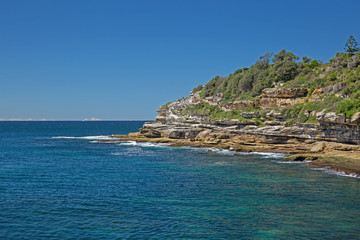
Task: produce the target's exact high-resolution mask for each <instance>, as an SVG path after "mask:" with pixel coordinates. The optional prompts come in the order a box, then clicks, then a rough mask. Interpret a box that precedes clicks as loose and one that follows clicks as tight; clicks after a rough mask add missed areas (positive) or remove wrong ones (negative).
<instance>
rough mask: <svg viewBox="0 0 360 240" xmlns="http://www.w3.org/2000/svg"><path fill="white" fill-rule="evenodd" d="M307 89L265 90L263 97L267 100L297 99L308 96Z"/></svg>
mask: <svg viewBox="0 0 360 240" xmlns="http://www.w3.org/2000/svg"><path fill="white" fill-rule="evenodd" d="M307 92H308V89H307V88H265V89H264V90H263V91H262V93H261V96H262V97H266V98H296V97H301V96H304V95H306V94H307Z"/></svg>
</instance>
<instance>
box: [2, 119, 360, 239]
mask: <svg viewBox="0 0 360 240" xmlns="http://www.w3.org/2000/svg"><path fill="white" fill-rule="evenodd" d="M142 124H143V122H123V121H116V122H0V164H1V165H0V239H180V238H184V239H360V179H357V178H351V177H344V176H340V175H336V174H334V173H332V172H329V171H323V170H314V169H311V168H310V167H308V166H306V165H305V164H301V163H287V162H282V161H281V158H282V157H283V156H282V155H276V154H234V153H232V152H229V151H214V150H213V151H208V150H209V149H194V148H186V147H182V148H171V147H168V146H166V145H153V144H149V143H142V144H136V143H134V142H124V143H101V142H99V141H98V140H99V139H106V138H107V137H106V136H107V135H111V134H126V133H128V132H134V131H137V130H138V128H140V127H141V126H142Z"/></svg>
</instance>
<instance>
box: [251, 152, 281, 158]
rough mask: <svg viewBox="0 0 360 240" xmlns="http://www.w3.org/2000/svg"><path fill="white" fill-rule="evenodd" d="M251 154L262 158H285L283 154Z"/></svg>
mask: <svg viewBox="0 0 360 240" xmlns="http://www.w3.org/2000/svg"><path fill="white" fill-rule="evenodd" d="M252 154H257V155H262V156H263V158H284V157H286V156H287V155H286V154H284V153H269V152H252Z"/></svg>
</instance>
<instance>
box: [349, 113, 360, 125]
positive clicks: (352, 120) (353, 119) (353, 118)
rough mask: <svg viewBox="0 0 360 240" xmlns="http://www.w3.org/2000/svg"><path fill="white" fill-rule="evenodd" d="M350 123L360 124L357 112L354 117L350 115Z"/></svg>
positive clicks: (359, 116) (359, 115)
mask: <svg viewBox="0 0 360 240" xmlns="http://www.w3.org/2000/svg"><path fill="white" fill-rule="evenodd" d="M350 122H351V123H354V124H360V112H357V113H355V114H354V115H352V116H351V119H350Z"/></svg>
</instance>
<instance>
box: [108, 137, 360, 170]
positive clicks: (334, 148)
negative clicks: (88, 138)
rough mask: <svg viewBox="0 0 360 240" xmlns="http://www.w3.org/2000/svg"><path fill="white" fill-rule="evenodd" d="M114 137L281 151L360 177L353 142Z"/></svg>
mask: <svg viewBox="0 0 360 240" xmlns="http://www.w3.org/2000/svg"><path fill="white" fill-rule="evenodd" d="M112 137H114V138H117V140H103V141H105V142H109V141H112V142H117V141H135V142H150V143H167V144H169V146H171V147H182V146H189V147H198V148H217V149H226V150H230V151H236V152H246V153H251V152H267V153H282V154H287V155H289V156H287V157H285V158H284V159H283V160H284V161H301V162H306V163H307V164H308V165H310V166H311V167H315V168H325V169H331V170H334V171H338V172H342V173H344V174H346V175H351V176H355V177H360V147H359V146H357V145H351V144H344V143H334V142H326V141H320V142H311V141H307V143H304V142H302V143H299V142H296V141H288V143H282V144H279V143H261V142H259V141H256V140H250V141H249V142H247V141H246V140H245V141H237V139H239V138H235V139H234V138H233V139H218V140H216V141H206V140H200V139H197V140H195V139H171V138H164V137H160V138H148V137H145V136H144V135H143V134H141V133H140V132H136V133H130V134H128V135H113V136H112ZM219 137H220V136H219ZM219 140H220V141H219ZM209 151H211V150H209Z"/></svg>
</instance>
